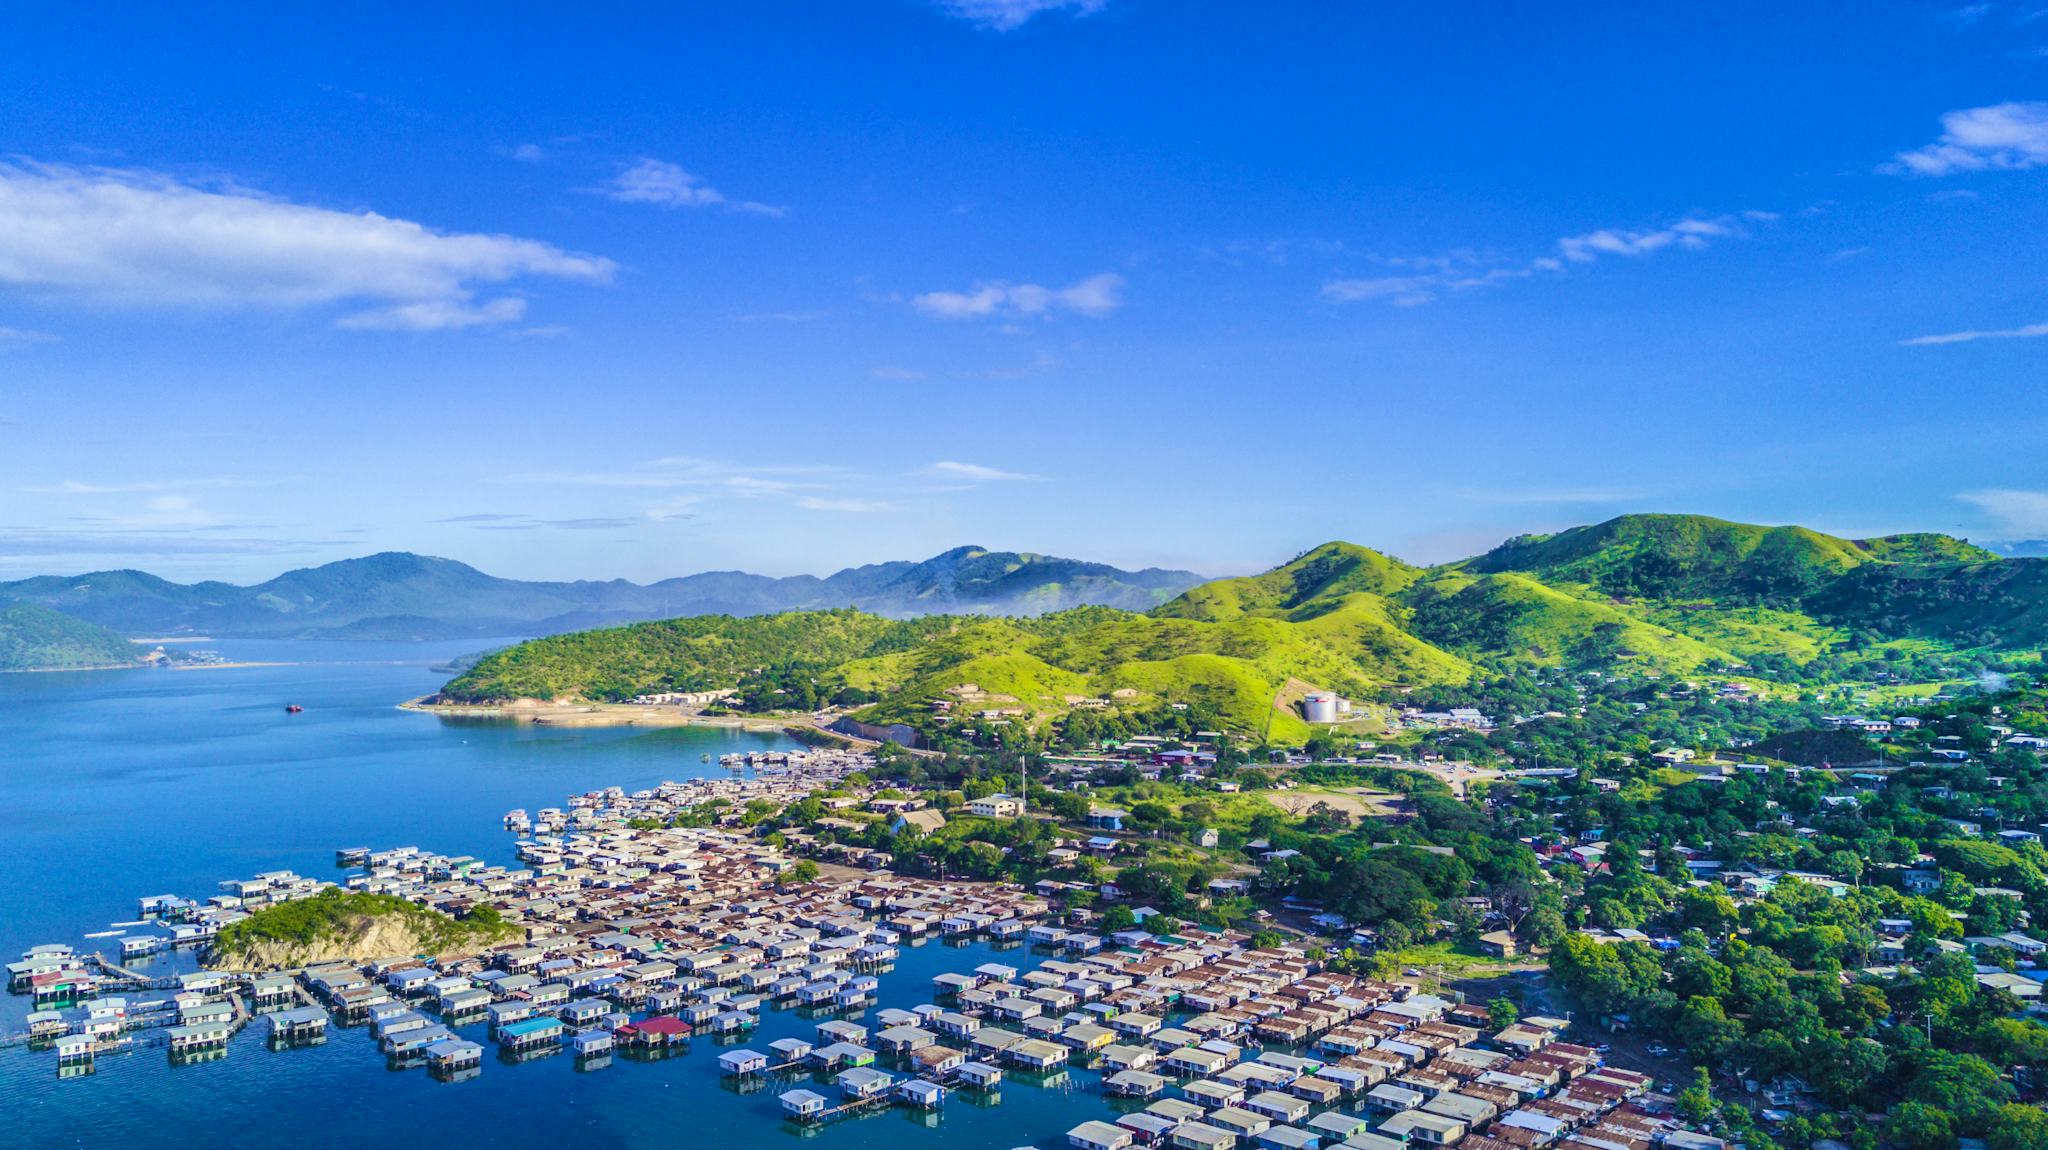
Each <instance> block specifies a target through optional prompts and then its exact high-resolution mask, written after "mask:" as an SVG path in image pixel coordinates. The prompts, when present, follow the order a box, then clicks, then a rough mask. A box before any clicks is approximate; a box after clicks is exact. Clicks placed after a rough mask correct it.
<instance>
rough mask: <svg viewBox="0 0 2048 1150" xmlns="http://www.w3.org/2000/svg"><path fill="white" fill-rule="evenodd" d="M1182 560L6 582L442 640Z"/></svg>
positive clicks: (1148, 575) (93, 616)
mask: <svg viewBox="0 0 2048 1150" xmlns="http://www.w3.org/2000/svg"><path fill="white" fill-rule="evenodd" d="M1200 581H1201V580H1200V577H1199V576H1197V575H1195V574H1193V573H1191V572H1187V571H1164V570H1159V569H1156V568H1148V569H1146V570H1143V571H1123V570H1120V569H1118V568H1115V567H1110V566H1107V565H1105V564H1101V563H1087V562H1083V561H1081V560H1076V559H1062V558H1058V557H1056V556H1050V555H1036V554H1030V553H1023V552H1009V551H988V550H986V549H983V548H979V547H961V548H956V549H954V550H952V551H948V552H946V553H944V554H942V555H937V556H934V557H932V558H930V559H927V560H924V561H923V562H919V563H910V562H896V563H881V564H874V565H870V566H866V567H852V568H848V569H846V570H843V571H840V572H838V573H837V574H834V575H831V576H827V577H825V578H822V579H821V578H818V577H816V576H811V575H796V576H790V577H787V578H779V579H778V578H770V577H768V576H765V575H750V574H747V573H745V572H741V571H712V572H705V573H703V574H698V575H688V576H683V577H681V578H676V579H665V580H662V581H661V582H658V583H652V584H646V585H642V584H637V583H629V582H626V581H625V580H622V579H615V580H608V581H578V582H573V583H549V582H528V581H523V580H516V579H500V578H496V577H494V576H491V575H486V574H484V573H483V572H481V571H478V570H477V569H476V568H474V567H471V566H468V565H467V564H464V563H458V562H455V561H454V560H450V559H436V558H433V557H430V556H425V555H413V554H409V553H405V552H384V553H381V554H377V555H370V556H365V557H363V558H360V559H345V560H342V561H340V562H337V563H329V564H326V565H324V566H320V567H309V568H304V569H301V570H296V571H288V572H286V573H284V574H283V575H280V576H278V577H277V578H275V579H271V580H268V581H266V582H263V583H258V584H256V585H254V586H249V587H240V586H236V585H234V584H230V583H218V582H208V583H194V584H179V583H172V582H169V581H167V580H164V579H159V578H157V577H156V576H154V575H149V574H146V573H144V572H140V571H99V572H94V573H92V574H88V575H77V576H39V577H36V578H32V579H24V580H20V581H18V582H13V583H0V602H7V601H19V602H27V603H34V604H38V605H40V606H43V607H47V608H50V609H52V610H56V611H60V612H63V613H64V614H66V615H70V616H73V617H75V618H78V619H82V620H85V621H87V622H90V623H96V624H99V625H101V626H104V627H111V628H113V629H115V630H118V631H126V632H129V633H144V632H147V633H152V634H161V635H168V634H175V633H181V632H182V633H188V634H204V635H213V636H237V637H248V638H300V639H448V638H471V637H475V638H483V637H493V636H504V635H548V634H555V633H559V632H565V631H577V630H587V629H590V628H594V627H606V626H613V625H617V624H620V623H627V622H632V621H635V620H641V619H659V618H670V617H674V616H678V615H757V614H766V613H770V612H776V611H792V610H811V609H822V608H832V607H859V608H862V609H864V610H868V611H871V612H874V613H876V614H881V615H918V614H930V613H935V612H947V613H956V614H977V615H983V614H985V615H1006V614H1036V613H1041V612H1046V611H1058V610H1064V609H1066V608H1070V607H1078V606H1083V605H1088V604H1106V605H1109V606H1115V607H1124V608H1128V609H1131V610H1146V609H1148V608H1151V607H1154V606H1156V605H1158V604H1159V603H1161V602H1164V601H1165V600H1168V599H1171V598H1172V597H1173V596H1174V595H1176V594H1178V593H1179V592H1181V591H1183V590H1185V589H1187V588H1188V587H1191V586H1194V585H1195V584H1196V583H1199V582H1200Z"/></svg>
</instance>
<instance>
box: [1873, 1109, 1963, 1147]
mask: <svg viewBox="0 0 2048 1150" xmlns="http://www.w3.org/2000/svg"><path fill="white" fill-rule="evenodd" d="M1884 1136H1885V1140H1886V1141H1887V1142H1890V1143H1891V1144H1892V1145H1894V1146H1897V1147H1900V1148H1901V1150H1954V1148H1955V1144H1956V1132H1955V1127H1954V1126H1953V1125H1952V1124H1951V1123H1950V1122H1949V1118H1948V1115H1947V1114H1946V1113H1945V1112H1943V1111H1941V1110H1938V1109H1936V1108H1935V1107H1932V1106H1929V1105H1927V1104H1926V1103H1923V1102H1901V1103H1899V1104H1898V1105H1897V1106H1894V1107H1892V1112H1891V1113H1890V1114H1889V1115H1887V1116H1886V1118H1885V1122H1884Z"/></svg>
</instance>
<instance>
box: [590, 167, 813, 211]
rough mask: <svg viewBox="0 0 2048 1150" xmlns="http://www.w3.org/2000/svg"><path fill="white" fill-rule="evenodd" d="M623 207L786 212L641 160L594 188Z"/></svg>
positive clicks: (685, 173)
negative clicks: (730, 194)
mask: <svg viewBox="0 0 2048 1150" xmlns="http://www.w3.org/2000/svg"><path fill="white" fill-rule="evenodd" d="M595 190H596V191H597V193H598V194H599V195H602V196H604V197H605V198H606V199H611V200H617V201H618V202H619V203H622V204H654V205H656V206H658V207H664V208H711V207H720V208H726V209H728V210H730V211H735V212H748V213H751V214H753V215H759V216H781V215H783V214H785V213H786V212H787V211H788V209H787V208H780V207H776V206H775V205H773V204H760V203H755V202H754V201H752V200H734V199H728V198H727V197H726V195H725V193H723V192H721V191H719V190H718V189H717V188H714V187H712V186H711V185H709V184H707V183H705V182H704V181H702V180H700V179H698V178H697V177H696V176H694V175H692V174H690V173H689V172H687V171H685V170H683V168H682V167H681V166H679V165H676V164H671V163H669V162H668V161H666V160H657V159H653V158H651V157H642V158H641V159H640V160H638V161H637V162H635V163H634V164H632V165H631V166H629V167H627V168H626V169H625V170H623V171H621V172H620V173H619V174H618V175H616V176H613V177H612V178H611V179H610V180H608V181H606V182H605V184H604V185H603V186H602V187H600V188H597V189H595Z"/></svg>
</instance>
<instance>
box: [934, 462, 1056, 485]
mask: <svg viewBox="0 0 2048 1150" xmlns="http://www.w3.org/2000/svg"><path fill="white" fill-rule="evenodd" d="M920 474H923V475H926V476H929V477H930V478H933V479H946V480H951V481H954V482H964V483H1017V482H1024V481H1028V480H1035V479H1042V478H1044V477H1043V476H1038V475H1029V474H1026V473H1024V472H1022V471H1004V470H1002V469H1000V468H995V467H984V466H982V465H981V464H979V463H961V462H959V461H958V460H953V459H942V460H940V461H938V462H937V463H932V464H927V465H926V466H925V467H924V468H923V470H922V471H921V472H920Z"/></svg>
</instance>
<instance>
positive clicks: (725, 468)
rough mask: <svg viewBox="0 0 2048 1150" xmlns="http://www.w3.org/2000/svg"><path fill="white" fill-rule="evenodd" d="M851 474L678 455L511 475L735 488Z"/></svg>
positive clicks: (822, 467)
mask: <svg viewBox="0 0 2048 1150" xmlns="http://www.w3.org/2000/svg"><path fill="white" fill-rule="evenodd" d="M847 474H848V472H847V469H846V468H843V467H836V466H833V465H831V464H815V463H765V464H759V465H741V464H737V463H730V462H727V461H725V460H720V459H704V458H700V457H697V456H689V455H677V456H669V457H666V458H662V459H650V460H647V461H645V462H642V463H637V464H631V465H628V466H624V467H619V468H615V469H609V470H599V471H542V472H529V473H523V474H519V475H514V476H511V477H510V482H513V483H544V484H568V485H572V486H578V487H648V488H691V487H728V488H731V487H736V486H740V485H743V484H745V483H747V482H748V481H750V480H751V479H754V478H758V477H763V476H771V477H775V478H776V479H779V480H785V481H787V480H791V479H793V478H802V477H809V478H811V479H812V480H813V481H815V482H818V483H822V482H823V481H825V480H826V479H828V478H832V477H843V476H845V475H847Z"/></svg>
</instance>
